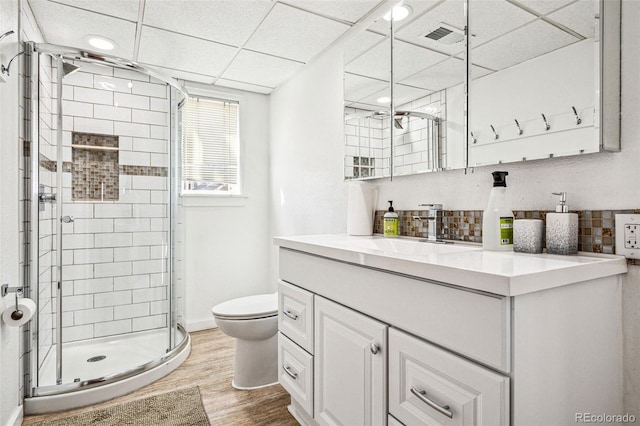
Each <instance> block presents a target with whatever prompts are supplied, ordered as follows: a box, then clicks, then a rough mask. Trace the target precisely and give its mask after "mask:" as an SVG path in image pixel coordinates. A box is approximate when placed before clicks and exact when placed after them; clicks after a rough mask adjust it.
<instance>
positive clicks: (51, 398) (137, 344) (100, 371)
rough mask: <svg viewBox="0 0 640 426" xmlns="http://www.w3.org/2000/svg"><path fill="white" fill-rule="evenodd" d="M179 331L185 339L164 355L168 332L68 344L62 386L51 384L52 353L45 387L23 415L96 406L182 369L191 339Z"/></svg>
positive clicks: (43, 372) (29, 400)
mask: <svg viewBox="0 0 640 426" xmlns="http://www.w3.org/2000/svg"><path fill="white" fill-rule="evenodd" d="M181 332H182V333H183V335H184V336H185V337H184V338H183V340H182V342H181V343H180V344H179V345H178V346H177V347H176V348H175V349H174V350H172V351H169V352H167V353H166V354H165V353H164V351H165V349H163V347H166V342H167V331H166V330H164V331H156V332H143V333H137V334H135V335H129V336H125V337H120V336H116V337H113V338H105V339H97V341H96V342H80V343H76V344H73V343H71V344H69V345H68V346H67V345H65V347H64V348H63V351H64V358H63V384H61V385H55V384H53V383H55V379H54V377H55V355H53V356H49V357H48V358H51V359H45V361H44V363H43V366H42V369H41V383H42V384H43V385H44V386H40V387H38V388H36V389H34V396H32V397H29V398H25V400H24V413H25V414H27V415H32V414H43V413H51V412H56V411H64V410H70V409H73V408H78V407H83V406H86V405H92V404H97V403H99V402H103V401H107V400H110V399H113V398H116V397H119V396H122V395H125V394H127V393H129V392H132V391H134V390H136V389H140V388H141V387H143V386H146V385H148V384H150V383H153V382H154V381H156V380H158V379H160V378H162V377H164V376H166V375H167V374H169V373H171V372H172V371H173V370H175V369H176V368H178V367H179V366H180V365H181V364H182V363H183V362H184V361H185V360H186V359H187V357H188V356H189V353H190V351H191V339H190V337H189V335H188V334H187V333H186V332H185V331H183V330H181ZM159 354H161V356H159ZM153 356H155V357H156V358H155V359H154V358H153ZM103 357H104V358H103ZM149 359H153V361H148V360H149ZM65 367H66V368H65ZM86 377H97V378H95V379H86ZM50 384H51V385H50ZM49 385H50V386H49Z"/></svg>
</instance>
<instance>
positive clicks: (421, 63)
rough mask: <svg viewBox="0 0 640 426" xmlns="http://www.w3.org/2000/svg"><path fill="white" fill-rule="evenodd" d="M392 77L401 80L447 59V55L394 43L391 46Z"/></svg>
mask: <svg viewBox="0 0 640 426" xmlns="http://www.w3.org/2000/svg"><path fill="white" fill-rule="evenodd" d="M393 50H394V55H393V75H394V76H395V79H396V81H400V80H403V79H405V78H407V77H409V76H411V75H413V74H415V73H417V72H420V71H421V70H423V69H425V68H429V67H431V66H433V65H435V64H437V63H439V62H442V61H444V60H446V59H447V55H443V54H442V53H438V52H434V51H432V50H429V49H425V48H423V47H419V46H416V45H414V44H409V43H405V42H402V41H399V40H398V41H396V42H395V43H394V45H393Z"/></svg>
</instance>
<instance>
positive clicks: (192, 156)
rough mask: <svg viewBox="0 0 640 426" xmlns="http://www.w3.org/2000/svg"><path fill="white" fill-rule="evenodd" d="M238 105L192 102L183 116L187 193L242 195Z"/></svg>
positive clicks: (183, 158) (191, 99)
mask: <svg viewBox="0 0 640 426" xmlns="http://www.w3.org/2000/svg"><path fill="white" fill-rule="evenodd" d="M238 112H239V105H238V103H237V102H233V101H225V100H217V99H207V98H189V101H188V102H187V104H186V105H185V107H184V111H183V116H182V123H183V128H182V135H183V140H182V182H183V184H182V185H183V192H190V191H207V192H216V193H225V194H237V193H240V158H239V155H240V153H239V151H240V148H239V145H240V140H239V131H238V127H239V125H238Z"/></svg>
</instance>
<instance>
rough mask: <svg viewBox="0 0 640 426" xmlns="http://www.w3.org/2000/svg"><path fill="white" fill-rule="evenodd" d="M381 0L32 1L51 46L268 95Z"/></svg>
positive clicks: (29, 0) (174, 75)
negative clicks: (95, 41) (100, 50)
mask: <svg viewBox="0 0 640 426" xmlns="http://www.w3.org/2000/svg"><path fill="white" fill-rule="evenodd" d="M381 2H382V0H347V1H345V0H342V1H340V0H335V1H332V0H290V1H275V0H28V3H29V5H30V6H31V9H32V11H33V13H34V16H35V18H36V21H37V23H38V25H39V27H40V29H41V30H42V33H43V35H44V39H45V41H46V42H48V43H53V44H58V45H63V46H71V47H76V48H81V49H86V50H94V51H95V50H96V49H95V48H93V47H91V46H90V45H89V44H88V43H87V42H86V41H85V40H84V37H85V36H87V35H90V34H95V35H101V36H104V37H107V38H109V39H111V40H114V41H115V42H116V43H117V47H116V48H115V49H114V50H112V51H110V52H106V53H107V54H110V55H114V56H119V57H122V58H125V59H128V60H132V61H135V62H138V63H140V64H142V65H146V66H151V67H153V68H156V69H158V70H160V71H162V72H164V73H165V74H169V75H171V76H173V77H176V78H181V79H185V80H193V81H198V82H202V83H208V84H217V85H221V86H226V87H234V88H241V89H244V90H249V91H255V92H259V93H270V92H271V91H272V90H273V89H274V88H276V87H278V86H279V85H280V84H281V83H283V82H284V81H286V80H287V79H288V78H289V77H291V76H292V75H293V74H295V73H296V72H297V71H298V70H299V69H300V68H301V67H302V66H303V65H304V64H306V63H308V62H309V61H311V60H312V59H313V58H314V57H316V56H318V55H319V54H320V53H321V52H323V51H324V50H325V49H326V48H327V47H329V46H330V45H331V44H332V43H333V42H334V41H335V40H337V39H338V38H339V37H341V36H342V35H343V34H345V33H346V32H347V31H348V30H349V29H350V28H352V26H353V25H354V24H355V23H357V22H358V21H359V20H360V19H362V18H363V17H364V16H365V15H367V13H368V12H369V11H370V10H372V9H373V8H375V7H376V6H378V5H379V4H381Z"/></svg>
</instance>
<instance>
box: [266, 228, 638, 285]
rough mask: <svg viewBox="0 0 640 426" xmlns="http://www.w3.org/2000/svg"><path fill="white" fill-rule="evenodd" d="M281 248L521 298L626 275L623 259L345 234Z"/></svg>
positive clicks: (290, 240) (292, 241)
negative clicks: (492, 249) (533, 252)
mask: <svg viewBox="0 0 640 426" xmlns="http://www.w3.org/2000/svg"><path fill="white" fill-rule="evenodd" d="M274 242H275V244H276V245H278V246H280V247H282V248H287V249H291V250H297V251H301V252H306V253H310V254H314V255H318V256H322V257H326V258H329V259H335V260H340V261H343V262H348V263H353V264H356V265H361V266H367V267H371V268H377V269H383V270H387V271H390V272H396V273H401V274H406V275H410V276H415V277H419V278H425V279H429V280H434V281H440V282H444V283H448V284H453V285H458V286H461V287H466V288H469V289H474V290H480V291H486V292H489V293H495V294H500V295H503V296H517V295H521V294H526V293H532V292H535V291H540V290H544V289H549V288H554V287H558V286H562V285H567V284H572V283H576V282H580V281H587V280H592V279H596V278H602V277H608V276H612V275H617V274H624V273H626V272H627V262H626V259H625V258H624V257H623V256H614V255H601V254H594V253H584V252H581V253H578V255H573V256H559V255H550V254H524V253H513V252H492V251H484V250H482V248H481V247H480V246H478V245H470V244H464V243H457V242H456V243H455V244H433V243H428V242H419V241H418V240H417V239H411V238H384V237H381V236H373V237H354V236H347V235H345V234H335V235H306V236H295V237H276V238H275V239H274Z"/></svg>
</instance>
